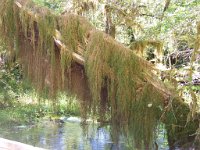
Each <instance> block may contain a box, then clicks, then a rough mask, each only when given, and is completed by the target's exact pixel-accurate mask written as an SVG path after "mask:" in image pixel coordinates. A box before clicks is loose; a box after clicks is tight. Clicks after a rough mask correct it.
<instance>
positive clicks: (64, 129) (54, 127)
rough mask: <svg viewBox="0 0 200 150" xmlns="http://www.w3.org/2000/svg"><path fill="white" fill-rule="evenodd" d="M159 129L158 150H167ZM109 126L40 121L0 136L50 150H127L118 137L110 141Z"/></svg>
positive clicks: (6, 130)
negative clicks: (116, 140) (115, 140)
mask: <svg viewBox="0 0 200 150" xmlns="http://www.w3.org/2000/svg"><path fill="white" fill-rule="evenodd" d="M162 127H163V126H160V127H159V129H158V134H157V141H156V143H157V145H158V146H159V149H163V150H164V149H169V147H168V143H167V139H166V136H165V130H164V129H163V128H162ZM109 130H110V127H109V126H104V127H98V124H92V123H91V124H88V125H87V126H84V127H83V126H82V125H81V123H80V122H78V121H77V120H75V121H67V122H65V123H64V124H57V123H51V122H43V123H42V124H39V125H36V126H13V125H11V126H6V127H5V126H4V127H1V128H0V137H3V138H7V139H10V140H15V141H19V142H22V143H26V144H30V145H33V146H37V147H41V148H46V149H50V150H128V149H134V147H130V145H128V142H127V139H125V138H124V136H122V135H121V136H120V138H119V141H118V143H114V142H113V141H112V135H111V134H110V132H109Z"/></svg>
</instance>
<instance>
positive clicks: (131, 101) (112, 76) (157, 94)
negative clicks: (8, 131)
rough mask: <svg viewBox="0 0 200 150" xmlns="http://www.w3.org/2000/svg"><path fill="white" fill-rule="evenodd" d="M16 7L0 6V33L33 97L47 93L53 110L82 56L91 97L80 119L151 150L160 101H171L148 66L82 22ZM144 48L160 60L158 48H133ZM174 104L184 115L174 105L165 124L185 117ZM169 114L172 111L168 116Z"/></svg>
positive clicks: (25, 3) (8, 2)
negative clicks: (94, 120) (105, 125)
mask: <svg viewBox="0 0 200 150" xmlns="http://www.w3.org/2000/svg"><path fill="white" fill-rule="evenodd" d="M19 2H21V4H22V8H21V9H19V8H17V7H16V5H14V1H13V0H5V1H4V2H0V15H1V16H0V20H1V21H0V31H1V33H2V35H3V37H4V42H5V43H6V44H7V45H9V46H10V49H11V50H15V49H16V47H18V49H19V55H18V56H17V57H18V59H19V60H20V61H21V63H22V64H23V67H24V70H25V72H26V73H25V74H26V75H27V76H28V78H30V80H31V81H32V83H33V85H35V87H36V89H38V92H44V90H47V91H49V95H50V96H51V97H52V99H53V100H54V101H53V103H54V105H56V103H57V102H56V100H55V96H56V93H57V92H58V91H59V90H63V88H64V86H65V85H64V83H65V80H71V79H70V77H68V76H70V71H71V69H72V64H73V59H72V53H73V52H76V53H79V54H81V55H84V58H85V60H86V63H85V66H84V67H85V70H86V74H87V77H88V84H89V87H90V92H91V95H92V101H91V104H90V105H91V108H92V109H90V110H89V109H85V110H87V112H85V113H88V112H89V113H90V112H92V114H93V116H94V115H95V116H98V117H99V118H100V121H105V120H104V119H106V120H109V121H110V122H111V124H112V127H113V129H115V128H114V125H116V124H117V125H118V126H119V127H120V130H122V131H130V133H131V136H133V139H134V141H135V142H134V144H135V145H137V147H139V148H141V147H142V145H145V147H148V148H150V149H151V148H152V147H153V145H152V142H153V140H154V138H155V136H154V134H153V132H152V131H153V130H155V128H156V126H157V122H158V120H159V118H160V116H161V115H162V113H161V112H162V111H164V110H165V107H166V106H167V105H168V103H167V104H165V101H169V98H168V97H170V96H174V97H175V94H174V93H173V92H171V91H170V90H169V89H168V88H166V87H165V86H164V85H163V84H162V83H161V81H159V80H158V79H157V78H156V77H155V75H154V74H153V70H154V69H153V67H152V65H151V64H150V63H149V62H147V61H145V60H144V59H142V58H141V57H138V56H137V55H136V54H135V53H134V52H133V51H131V50H130V49H128V48H126V47H124V46H123V45H122V44H119V43H117V42H116V41H115V40H114V39H113V38H111V37H110V36H108V35H106V34H104V33H102V32H100V31H97V30H95V29H94V28H93V27H92V26H91V25H90V23H88V22H87V21H86V20H85V19H84V18H81V17H79V16H76V15H72V14H67V15H63V16H57V15H55V14H54V13H52V12H50V11H49V10H48V9H46V8H40V7H37V6H36V5H34V4H33V3H32V2H31V1H29V0H19ZM198 32H199V30H198ZM54 37H55V38H57V39H58V40H60V41H61V42H62V43H63V44H64V46H63V47H62V48H59V47H57V46H56V45H55V43H54V42H55V41H54ZM17 45H18V46H17ZM147 45H151V46H154V47H156V48H157V53H158V55H160V53H161V50H162V44H161V42H155V41H140V42H137V43H135V44H134V45H133V48H134V49H135V50H137V51H140V52H141V53H143V51H144V48H145V47H146V46H147ZM82 67H83V66H82ZM82 70H83V73H85V72H84V71H85V70H84V69H82ZM66 74H67V76H66ZM76 84H77V83H76ZM174 103H177V105H179V104H180V108H184V110H185V111H184V113H183V112H181V111H182V110H181V109H180V108H179V107H177V105H173V107H167V108H169V110H168V111H166V114H167V115H166V118H167V119H166V120H168V121H167V122H170V120H169V118H170V117H171V114H173V113H175V114H176V115H180V114H183V116H184V118H186V114H187V113H188V112H189V109H188V108H189V107H188V106H187V105H182V104H183V101H180V100H179V99H174V100H173V104H174ZM173 109H176V111H174V112H172V111H171V110H173ZM83 116H86V115H84V114H83ZM181 119H182V118H181ZM181 119H179V118H177V120H178V122H177V121H176V119H174V120H172V122H170V124H178V125H179V124H182V121H181ZM184 123H185V122H184ZM127 129H129V130H127ZM120 130H119V132H120ZM114 132H115V131H114V130H113V135H115V133H114ZM126 133H127V136H130V135H129V134H128V132H126ZM117 136H118V135H117V134H116V137H117ZM138 139H140V141H139V140H138Z"/></svg>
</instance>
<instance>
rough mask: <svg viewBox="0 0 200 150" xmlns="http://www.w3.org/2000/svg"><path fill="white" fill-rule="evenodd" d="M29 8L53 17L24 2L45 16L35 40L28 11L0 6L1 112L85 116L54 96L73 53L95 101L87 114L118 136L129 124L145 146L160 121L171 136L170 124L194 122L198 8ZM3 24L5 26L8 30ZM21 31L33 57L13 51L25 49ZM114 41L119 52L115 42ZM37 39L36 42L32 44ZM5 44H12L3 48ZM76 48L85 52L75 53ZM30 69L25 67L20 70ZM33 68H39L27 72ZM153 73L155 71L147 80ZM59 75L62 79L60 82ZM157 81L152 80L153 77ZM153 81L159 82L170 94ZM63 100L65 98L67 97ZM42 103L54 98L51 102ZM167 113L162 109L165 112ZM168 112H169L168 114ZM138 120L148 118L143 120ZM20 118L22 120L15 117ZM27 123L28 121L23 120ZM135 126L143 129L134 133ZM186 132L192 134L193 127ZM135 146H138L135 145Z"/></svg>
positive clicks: (74, 4)
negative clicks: (110, 125) (82, 60)
mask: <svg viewBox="0 0 200 150" xmlns="http://www.w3.org/2000/svg"><path fill="white" fill-rule="evenodd" d="M19 1H20V2H21V1H22V0H19ZM33 1H34V2H35V3H36V4H38V5H39V8H40V6H42V7H48V8H50V9H52V12H53V11H56V12H55V13H52V12H51V13H50V11H49V10H48V11H46V10H45V9H44V11H42V10H43V9H42V8H41V9H38V7H34V6H33V5H32V4H28V3H25V5H26V6H27V7H29V9H28V11H29V10H31V11H33V12H36V13H38V14H42V15H43V16H44V17H41V18H39V19H37V22H38V26H37V28H38V32H39V34H38V33H37V32H36V33H35V30H36V29H35V20H34V18H32V17H30V16H28V15H27V13H26V10H25V9H24V10H23V11H21V12H20V15H19V16H17V15H16V14H15V15H13V14H12V13H11V11H12V9H11V8H12V7H10V5H12V1H11V0H6V2H7V3H5V4H3V3H0V4H1V6H5V7H3V8H1V9H0V10H2V11H1V12H5V11H8V12H10V13H6V15H5V14H2V15H1V16H2V20H1V27H2V28H1V32H2V35H6V36H7V37H6V38H2V41H3V42H4V43H6V44H7V46H6V47H4V46H1V60H0V61H1V62H0V65H1V66H0V67H1V70H0V79H1V80H0V85H1V87H0V89H1V91H0V92H1V93H0V98H1V100H0V105H1V107H2V108H4V109H6V110H9V109H10V108H9V107H14V106H18V105H19V106H18V107H19V109H17V111H16V112H17V113H18V110H21V111H22V113H24V111H25V112H26V113H25V114H26V115H27V116H28V117H29V118H33V119H31V120H35V119H34V118H38V117H43V116H45V115H46V114H50V113H52V112H54V113H57V114H62V115H68V114H70V115H80V114H82V113H80V111H81V112H83V111H84V110H80V111H78V110H79V108H80V107H79V106H77V105H78V104H77V101H76V100H74V98H70V97H67V98H66V97H65V96H64V97H65V100H64V101H62V98H60V99H61V100H60V99H58V98H56V97H57V93H59V92H60V90H61V91H63V87H64V82H65V80H66V78H65V75H66V72H67V73H69V70H70V66H71V63H72V56H71V54H70V53H69V52H66V51H65V49H69V50H70V51H71V52H77V51H78V52H79V53H80V54H83V55H84V56H85V58H86V74H87V76H88V81H89V86H90V90H91V95H92V97H93V100H94V102H93V103H92V104H90V105H89V106H88V107H90V108H89V110H90V113H92V114H93V115H94V116H95V117H96V118H97V119H99V118H100V121H107V120H111V122H113V124H116V123H118V124H119V125H121V126H120V127H122V128H123V129H122V130H123V131H124V130H126V128H127V126H124V124H126V123H127V122H128V123H130V126H129V127H130V128H131V129H130V131H132V133H134V134H135V138H138V136H140V138H139V139H142V140H143V142H144V143H145V144H146V145H149V144H150V143H148V142H149V141H151V140H152V139H153V138H154V135H153V133H152V132H151V131H152V130H154V129H155V127H156V125H157V121H158V118H160V120H162V121H163V120H164V122H168V125H169V124H172V127H171V125H169V126H170V127H168V128H169V130H170V129H171V128H173V129H174V130H176V129H175V128H176V127H174V126H173V125H174V123H176V126H177V128H178V126H184V125H185V124H187V123H188V124H189V121H191V120H194V119H197V112H198V111H199V97H200V96H199V90H200V88H199V85H200V81H199V80H200V77H199V69H200V68H199V67H200V66H199V63H200V62H199V61H200V50H199V47H200V44H199V40H200V37H199V36H200V25H199V22H198V21H199V20H200V18H199V16H198V15H199V11H200V10H199V9H198V8H199V6H200V2H199V1H197V0H189V1H188V0H183V1H178V0H166V1H165V2H164V1H163V3H160V1H152V2H146V1H142V0H141V1H137V2H132V1H128V0H127V1H114V0H113V1H112V0H110V1H109V0H107V1H103V0H99V1H92V0H91V1H78V0H77V1H76V0H73V1H67V2H66V1H62V0H48V1H43V0H33ZM22 2H23V1H22ZM25 2H26V1H25ZM27 2H29V1H27ZM6 9H7V10H6ZM14 11H16V12H17V11H18V10H14ZM102 11H103V12H104V13H102ZM69 13H75V14H78V15H79V16H84V17H86V18H88V20H90V21H91V22H90V23H91V24H93V25H94V26H95V27H96V28H98V29H99V30H101V31H103V32H105V33H107V34H109V35H110V37H107V35H105V34H103V33H102V32H99V31H97V30H93V28H92V25H91V24H90V23H89V22H87V21H86V20H85V19H84V18H82V17H81V18H79V17H77V16H75V15H69ZM57 14H61V17H58V16H57ZM17 17H18V18H17ZM16 18H17V19H19V20H20V23H21V24H18V25H16V26H12V25H14V24H16V20H15V19H16ZM63 18H64V19H63ZM62 19H63V20H64V21H63V20H62ZM56 21H57V22H56ZM58 24H59V31H60V32H56V33H57V34H56V35H55V36H56V38H57V39H59V40H61V41H62V42H63V43H64V44H65V45H67V47H65V49H64V48H61V52H60V55H61V58H60V60H57V59H56V52H55V51H54V40H53V36H52V35H54V32H55V31H54V29H55V28H56V26H58ZM6 25H10V26H9V27H8V28H7V26H6ZM19 26H20V27H22V29H21V28H20V32H19V31H18V27H19ZM46 27H48V28H46ZM77 29H78V31H77ZM22 32H24V33H25V36H26V37H27V38H29V39H30V41H31V44H32V47H33V50H34V51H36V53H29V54H26V51H23V50H20V51H18V50H19V49H20V48H21V47H22V46H21V45H18V44H19V43H20V40H21V39H20V38H21V37H20V36H19V37H18V35H17V36H16V34H19V33H20V34H21V33H22ZM60 33H62V35H60ZM30 34H31V35H32V36H30ZM37 34H38V35H39V36H38V35H37ZM33 35H34V36H33ZM37 36H38V37H37ZM61 36H62V37H61ZM85 37H89V38H88V39H87V38H85ZM36 38H38V39H36ZM114 39H116V40H117V41H119V42H120V43H122V44H123V45H122V44H118V43H116V42H115V40H114ZM36 40H37V42H35V41H36ZM13 41H14V44H13ZM9 42H10V44H8V43H9ZM24 43H25V44H24V45H23V46H25V45H26V42H24ZM2 45H4V44H2ZM9 45H10V46H9ZM20 46H21V47H20ZM79 47H81V49H83V50H84V52H82V51H79ZM18 48H19V49H18ZM23 48H24V47H23ZM128 48H130V49H132V50H130V49H128ZM10 49H11V50H10ZM13 49H14V51H17V52H15V54H16V55H17V58H20V59H19V60H20V61H18V60H17V61H16V60H15V59H16V57H15V56H14V57H13ZM21 49H22V48H21ZM9 50H10V51H9ZM29 55H30V56H29ZM31 55H33V56H34V57H31ZM27 56H28V57H27ZM25 57H27V58H25ZM41 58H42V59H41ZM8 59H10V60H8ZM28 59H30V60H28ZM46 59H49V60H50V61H49V62H48V63H49V64H50V65H44V64H43V63H45V61H46ZM144 59H146V60H148V61H150V62H151V63H152V64H151V63H148V62H147V61H145V60H144ZM44 60H45V61H44ZM27 62H28V64H26V65H22V66H21V64H23V63H24V64H25V63H27ZM34 65H35V66H37V67H38V68H37V67H32V66H34ZM49 66H50V70H47V71H46V72H44V69H45V68H46V67H49ZM66 68H67V70H66ZM22 70H23V72H22ZM52 70H53V71H52ZM151 70H154V72H153V73H152V72H151ZM48 73H49V74H50V79H48V80H50V84H49V85H48V88H46V87H45V84H46V80H47V77H46V74H48ZM58 74H59V75H61V77H59V78H58V76H59V75H58ZM155 75H156V76H157V77H156V78H154V76H155ZM26 77H29V81H26V82H22V79H24V80H25V79H26ZM152 77H153V78H152ZM157 78H160V79H161V80H162V81H163V82H164V83H165V84H166V85H167V88H166V87H165V86H163V83H161V81H160V80H157ZM58 79H59V80H58ZM130 79H131V80H130ZM67 80H68V79H67ZM27 82H28V83H27ZM29 82H32V83H33V84H32V85H33V87H34V88H35V89H36V93H38V94H40V95H39V97H37V96H36V97H34V99H38V100H37V101H36V102H34V101H32V100H31V103H36V106H35V105H33V107H29V105H28V107H27V108H30V109H27V110H24V109H22V107H21V106H22V105H24V103H27V100H28V99H25V100H24V101H22V100H21V99H22V98H23V96H24V95H29V94H30V93H33V92H34V89H33V88H32V86H30V85H29ZM52 83H53V84H52ZM28 85H29V86H28ZM104 86H105V87H106V88H107V89H106V90H107V96H108V100H105V102H104V103H101V101H100V100H101V91H102V87H104ZM158 89H159V90H158ZM41 91H42V92H41ZM158 91H159V92H158ZM171 91H173V92H172V93H173V94H171ZM163 93H164V94H163ZM166 93H167V94H168V93H170V96H173V97H172V98H166V95H167V94H166ZM165 94H166V95H165ZM61 95H62V96H61V97H63V95H65V94H61ZM180 97H183V98H185V102H187V103H189V105H190V107H189V106H186V105H185V104H183V103H179V102H180ZM47 99H51V101H49V100H47ZM163 99H165V101H164V100H163ZM122 100H123V101H122ZM163 101H164V102H163ZM46 103H50V105H49V104H47V105H46ZM163 103H164V104H163ZM41 104H42V106H41ZM52 104H53V105H52ZM38 105H39V106H38ZM79 105H81V104H79ZM152 105H153V106H152ZM163 105H164V106H163ZM44 106H45V107H44ZM51 106H54V107H53V108H52V107H51ZM55 106H56V107H55ZM105 106H106V107H105ZM110 106H111V108H110ZM166 106H167V107H166ZM81 108H82V107H81ZM165 108H167V109H166V110H165ZM180 108H181V109H182V110H180ZM189 108H190V110H189ZM82 109H84V108H82ZM168 109H170V110H171V109H172V110H173V111H172V112H169V113H168V114H167V112H168V111H169V110H168ZM130 110H131V111H130ZM162 111H163V112H164V113H166V117H164V119H163V118H162V117H163V116H160V115H158V114H160V113H161V112H162ZM87 113H88V112H87ZM164 113H163V114H164ZM102 114H103V115H102ZM174 114H175V116H174ZM181 114H184V117H185V118H184V119H182V120H185V121H182V120H181V121H180V120H178V121H177V118H176V117H179V116H180V115H181ZM89 115H90V114H89ZM98 115H99V116H98ZM2 116H3V115H2ZM11 116H12V115H11ZM131 116H135V117H131ZM141 116H145V117H143V118H141ZM4 118H5V117H4ZM19 118H23V117H22V116H21V115H19ZM25 119H27V118H26V117H25ZM165 119H166V120H167V121H165ZM169 120H170V121H171V122H170V123H169ZM28 122H30V121H28ZM133 122H138V124H136V125H135V126H134V125H133V126H131V125H132V123H133ZM141 125H142V126H141ZM139 126H140V130H138V129H139ZM187 128H188V129H189V128H195V127H193V124H192V125H189V127H187ZM113 130H115V126H113ZM120 130H121V129H120ZM136 131H138V132H136ZM177 131H178V130H177ZM188 132H189V131H188ZM146 134H148V136H146ZM135 142H136V144H138V147H140V144H141V143H140V142H139V141H137V139H136V141H135ZM137 142H138V143H137ZM144 143H143V144H144ZM150 146H152V145H150Z"/></svg>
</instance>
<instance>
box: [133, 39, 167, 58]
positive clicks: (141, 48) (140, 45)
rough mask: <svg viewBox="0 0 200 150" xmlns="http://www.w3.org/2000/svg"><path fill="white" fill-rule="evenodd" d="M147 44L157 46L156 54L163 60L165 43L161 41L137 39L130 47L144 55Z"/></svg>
mask: <svg viewBox="0 0 200 150" xmlns="http://www.w3.org/2000/svg"><path fill="white" fill-rule="evenodd" d="M147 46H152V47H154V48H155V55H156V56H157V58H158V59H160V61H162V56H163V50H162V49H163V43H162V42H161V41H151V40H148V41H145V40H141V41H135V42H133V43H132V44H131V45H130V49H132V50H134V51H135V53H136V54H137V55H139V56H144V53H145V49H146V48H147Z"/></svg>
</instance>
